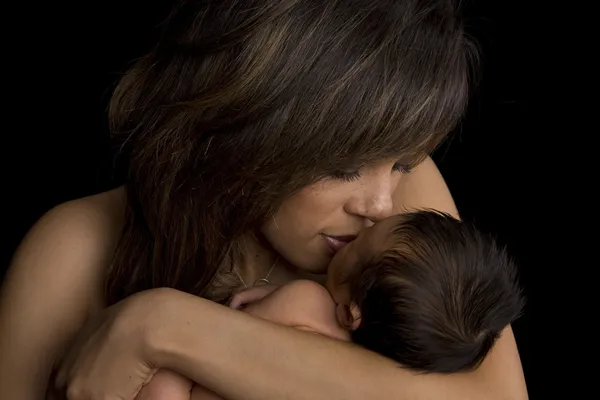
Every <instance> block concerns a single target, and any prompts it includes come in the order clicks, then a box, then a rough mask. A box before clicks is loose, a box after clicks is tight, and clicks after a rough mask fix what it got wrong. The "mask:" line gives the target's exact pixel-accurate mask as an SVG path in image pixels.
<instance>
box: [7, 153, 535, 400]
mask: <svg viewBox="0 0 600 400" xmlns="http://www.w3.org/2000/svg"><path fill="white" fill-rule="evenodd" d="M375 175H376V172H373V173H372V176H370V177H369V178H370V179H369V180H368V181H365V182H362V183H361V184H360V185H359V184H356V186H352V187H351V188H348V190H349V192H348V193H350V194H351V195H352V196H351V198H350V197H349V199H350V200H352V201H351V202H346V203H345V206H347V208H348V210H349V212H350V213H359V214H370V215H371V216H373V218H375V217H377V218H379V217H382V216H383V215H384V214H386V213H392V212H400V211H403V209H417V208H434V209H438V210H441V211H446V212H450V213H452V214H454V215H456V214H457V213H456V209H455V207H454V203H453V202H452V198H451V196H450V194H449V192H448V190H447V188H446V186H445V184H444V182H443V179H442V178H441V176H440V175H439V172H438V171H437V168H436V167H435V165H434V164H433V163H432V162H431V161H430V160H427V161H425V162H424V163H423V164H421V165H420V166H418V167H417V168H415V169H414V171H413V172H412V173H411V174H410V175H409V176H407V177H404V178H403V179H397V180H394V181H387V180H385V179H383V178H382V179H373V178H374V177H376V176H375ZM394 179H396V178H394ZM384 191H388V192H391V193H392V194H391V196H392V198H393V206H392V207H391V209H390V205H389V204H388V203H392V202H390V201H388V200H387V199H384V198H383V197H385V196H383V197H382V196H379V197H377V196H375V195H373V194H374V193H383V192H384ZM336 193H338V194H340V191H339V190H336ZM313 199H314V197H313ZM322 200H325V199H322ZM329 200H331V198H329ZM124 205H125V198H124V192H123V190H122V189H118V190H115V191H111V192H108V193H103V194H100V195H97V196H92V197H89V198H85V199H80V200H76V201H73V202H70V203H66V204H64V205H61V206H59V207H57V208H55V209H54V210H52V211H50V212H49V213H48V214H47V215H45V216H44V217H43V218H42V219H41V220H40V221H39V222H38V223H37V224H36V226H35V227H34V228H33V229H32V230H31V232H30V233H29V234H28V236H27V237H26V239H25V240H24V241H23V243H22V245H21V247H20V248H19V250H18V251H17V254H16V255H15V258H14V260H13V263H12V265H11V267H10V269H9V272H8V274H7V277H6V280H5V282H4V284H3V287H2V294H1V303H0V326H1V327H2V329H1V330H2V332H3V335H2V336H1V337H0V397H2V398H5V397H6V398H20V399H39V398H42V397H43V396H44V392H45V391H46V388H47V386H48V384H49V377H50V374H51V371H52V369H53V367H54V366H55V365H56V364H57V363H58V362H59V361H60V360H61V359H62V357H63V356H64V355H65V354H66V350H67V349H68V348H72V349H73V348H75V349H77V348H79V347H78V346H77V345H76V346H70V343H72V341H73V340H74V339H75V337H76V334H77V332H78V331H79V330H80V329H81V327H82V326H83V325H84V323H85V322H86V320H87V319H88V317H91V316H93V315H95V314H97V313H98V312H100V311H101V310H102V306H103V299H102V296H101V290H100V289H101V285H102V280H103V276H104V273H105V270H106V266H107V263H108V260H109V258H110V254H111V253H112V249H113V248H114V245H115V243H116V241H117V238H118V235H119V230H120V227H121V224H122V222H123V221H122V216H123V210H124ZM292 206H293V204H292ZM281 211H282V212H285V211H286V210H281ZM376 213H377V214H378V215H377V216H375V214H376ZM281 217H283V216H281ZM315 217H317V219H319V218H320V219H323V218H322V216H320V215H316V216H315ZM365 217H366V219H365V221H366V222H365V226H368V224H369V223H368V220H369V216H368V215H365ZM278 221H281V219H276V220H275V222H278ZM358 225H359V224H356V226H354V228H356V227H357V226H358ZM265 231H266V233H265V235H266V236H267V237H268V236H269V234H268V231H269V227H266V228H265ZM340 233H342V234H343V233H345V232H332V234H340ZM280 239H282V238H280ZM283 239H284V238H283ZM274 242H275V240H274ZM277 245H279V246H281V245H282V243H281V241H279V242H278V243H274V246H275V247H276V248H277ZM282 252H283V251H282ZM288 253H289V254H286V257H287V258H290V259H292V260H293V261H296V260H294V259H298V260H299V261H300V263H299V266H302V261H303V260H301V258H302V257H301V255H299V254H292V253H293V252H289V251H288ZM262 257H263V260H262V262H261V263H260V266H252V265H246V266H244V268H241V269H242V273H243V275H244V279H246V280H247V281H252V278H255V277H258V276H261V275H263V276H264V272H265V271H264V269H265V267H264V265H265V262H264V261H265V260H266V259H268V258H269V256H268V254H263V255H262ZM271 258H272V257H271ZM305 261H306V260H305ZM305 264H306V263H305ZM269 265H270V264H269ZM315 272H316V271H315ZM286 274H288V275H286ZM284 275H285V276H284ZM276 277H279V279H281V280H282V281H283V280H284V278H286V277H288V278H289V273H288V272H286V271H283V270H281V271H278V272H277V274H276V275H274V279H275V278H276ZM278 283H280V282H278ZM281 283H283V282H281ZM175 309H176V310H177V312H176V313H174V312H173V311H174V310H175ZM263 311H264V313H265V315H266V314H268V307H266V306H265V310H263ZM101 312H102V315H101V316H102V319H101V321H102V322H101V324H100V325H99V326H101V330H97V331H96V333H95V334H94V335H92V337H93V338H94V340H93V341H91V342H90V341H89V340H88V341H85V340H84V341H82V343H83V344H85V345H86V348H87V349H89V351H88V352H87V353H85V352H84V353H82V354H84V355H85V357H83V358H82V356H81V354H80V355H75V356H72V357H71V358H72V359H74V360H76V361H77V362H74V363H71V364H70V366H71V367H73V366H77V367H78V368H75V369H73V368H71V369H69V368H68V366H65V367H64V368H63V370H66V372H65V373H64V374H63V375H64V376H66V377H67V378H65V380H66V381H69V382H70V385H69V389H70V390H71V391H70V392H69V395H70V399H79V398H83V397H82V395H85V394H86V393H90V392H83V391H81V392H78V390H79V388H80V387H78V386H77V383H78V382H79V383H85V385H82V386H81V387H83V386H86V387H87V388H92V389H93V388H94V387H99V388H106V387H115V388H117V389H115V390H122V391H120V392H118V393H123V395H122V398H124V399H133V396H134V395H135V394H137V392H138V391H139V389H140V388H141V385H142V384H143V383H147V382H148V381H149V380H150V378H151V377H152V375H153V373H155V372H156V367H162V368H171V369H173V370H176V371H178V372H180V373H182V374H183V375H185V376H188V377H189V378H191V379H192V380H194V381H196V382H199V383H201V384H203V385H204V386H206V387H207V388H209V389H211V390H213V391H215V392H217V393H219V394H220V395H222V396H223V397H225V398H229V399H232V400H234V399H252V398H282V397H285V396H287V398H290V399H306V398H329V399H336V398H344V399H354V398H356V399H358V398H365V396H367V398H381V399H385V398H395V399H429V398H431V399H434V398H435V399H437V398H442V396H446V397H445V398H447V399H468V398H473V399H517V400H518V399H526V398H527V392H526V389H525V384H524V380H523V374H522V370H521V365H520V361H519V357H518V352H517V349H516V344H515V342H514V337H513V335H512V331H511V330H510V329H507V330H506V331H505V333H504V335H503V336H502V337H501V338H500V340H499V341H498V342H497V343H496V345H495V347H494V349H493V351H492V352H491V353H490V354H489V356H488V357H487V358H486V360H485V361H484V363H483V364H482V366H481V368H480V369H479V370H478V371H476V372H474V373H469V374H459V375H453V376H448V377H442V376H435V375H434V376H427V377H424V376H412V375H411V374H409V373H406V372H403V371H399V370H398V369H397V368H396V367H395V365H394V364H393V363H390V362H389V360H385V359H383V358H381V357H377V356H374V355H372V354H371V353H368V352H365V351H361V350H360V349H357V348H356V347H354V346H352V345H350V344H347V343H343V342H340V341H335V340H331V339H328V338H322V337H318V336H317V335H310V334H307V333H305V332H301V331H298V330H295V329H291V328H286V327H281V326H278V325H276V324H272V323H270V322H268V321H264V320H263V318H262V316H261V318H255V317H253V316H251V315H247V314H245V313H239V312H236V311H233V310H228V309H227V308H226V307H222V306H219V305H216V304H214V303H211V302H209V301H206V300H204V299H200V298H197V297H194V296H190V295H186V294H184V293H180V292H177V293H175V292H174V291H170V290H164V289H155V290H153V291H149V292H145V293H140V294H139V295H136V296H132V297H131V298H128V299H126V300H124V301H123V302H121V303H118V304H117V305H115V306H113V307H111V308H110V309H107V310H104V311H101ZM194 315H201V317H200V316H198V318H199V319H198V320H196V319H194V318H193V317H192V316H194ZM182 318H183V319H182ZM266 319H268V318H266ZM205 320H210V321H211V324H210V325H211V326H212V327H214V326H227V327H228V329H227V330H226V331H219V332H216V331H215V329H210V327H208V326H206V325H207V324H205V323H203V321H205ZM285 322H288V325H289V324H292V325H294V324H295V325H301V324H302V318H299V320H298V321H285ZM171 323H172V325H173V326H174V328H173V329H175V326H178V327H182V326H186V330H185V331H184V330H182V329H179V330H178V333H174V332H171V331H170V330H169V329H165V326H169V325H171ZM157 324H158V325H157ZM102 332H111V334H110V335H109V336H104V334H103V333H102ZM134 332H136V334H139V336H137V339H136V340H135V343H138V345H135V346H133V345H132V344H131V343H129V342H127V339H126V338H129V340H131V338H133V337H135V335H136V334H134ZM191 332H194V335H193V337H192V336H190V333H191ZM125 333H127V334H125ZM106 337H111V338H112V339H111V340H113V341H112V342H106V340H105V338H106ZM118 338H120V339H119V340H117V339H118ZM167 338H168V340H166V339H167ZM115 341H116V342H118V343H116V342H115ZM174 343H176V344H177V346H174V345H173V344H174ZM207 343H208V344H209V345H206V344H207ZM117 344H118V346H117V347H118V348H119V350H120V351H113V350H114V346H115V345H117ZM203 344H204V345H203ZM98 346H100V347H98ZM179 346H181V348H179ZM257 346H258V347H260V348H258V347H257ZM184 348H185V351H183V349H184ZM111 349H112V350H111ZM183 353H187V354H188V358H187V359H185V357H183V356H182V354H183ZM283 353H285V357H282V354H283ZM92 354H95V355H96V356H98V357H92ZM87 356H89V357H87ZM90 357H91V358H90ZM119 357H121V358H119ZM126 357H129V358H127V361H126V360H125V358H126ZM149 358H150V359H152V360H153V361H156V362H157V363H156V364H154V365H149V364H147V363H145V362H142V363H139V362H138V361H135V362H133V361H131V360H144V359H149ZM85 360H88V361H89V362H84V361H85ZM92 361H93V362H92ZM104 361H106V363H107V364H106V365H107V366H108V365H110V368H109V369H108V370H109V371H112V372H111V373H109V374H106V373H104V372H102V373H101V374H99V375H95V374H94V371H100V370H102V367H101V366H102V365H104V364H102V362H104ZM120 361H122V362H120ZM130 361H131V362H130ZM98 362H100V364H98ZM65 364H66V363H65ZM254 364H256V365H258V366H259V367H254V366H252V365H254ZM348 365H352V366H356V365H357V366H358V367H356V368H354V367H353V368H348ZM88 366H89V367H90V368H91V367H93V368H92V369H90V368H88ZM119 368H130V369H128V370H127V371H129V372H127V373H125V375H127V376H125V379H126V382H121V381H120V380H122V379H123V378H122V376H123V374H121V373H119V371H121V370H120V369H119ZM102 371H106V370H102ZM206 371H211V372H210V374H207V373H206ZM319 371H321V372H322V373H319ZM82 374H83V375H82ZM84 376H85V379H84V378H83V377H84ZM100 376H102V378H100ZM103 379H108V380H110V379H113V380H112V381H106V380H103ZM231 382H236V383H237V384H236V385H232V384H231ZM344 382H345V383H344ZM107 383H108V385H107ZM128 385H129V386H128ZM50 386H52V385H50ZM97 393H99V395H98V396H101V395H103V394H102V393H101V392H100V391H98V392H95V391H93V390H92V392H91V394H93V395H90V396H89V398H91V399H96V398H101V397H95V396H96V394H97ZM114 393H117V392H116V391H115V392H114ZM115 398H117V397H115Z"/></svg>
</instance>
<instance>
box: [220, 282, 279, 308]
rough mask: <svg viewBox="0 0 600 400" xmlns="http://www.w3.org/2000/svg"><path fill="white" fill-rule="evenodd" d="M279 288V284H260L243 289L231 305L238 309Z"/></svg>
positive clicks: (235, 296) (232, 300) (234, 297)
mask: <svg viewBox="0 0 600 400" xmlns="http://www.w3.org/2000/svg"><path fill="white" fill-rule="evenodd" d="M279 288H280V286H277V285H260V286H253V287H251V288H249V289H246V290H242V291H241V292H239V293H237V294H235V295H234V296H233V298H232V299H231V303H229V307H231V308H233V309H236V310H238V309H240V308H242V307H244V306H246V305H248V304H250V303H254V302H256V301H259V300H262V299H263V298H265V297H266V296H268V295H270V294H271V293H273V292H274V291H275V290H277V289H279Z"/></svg>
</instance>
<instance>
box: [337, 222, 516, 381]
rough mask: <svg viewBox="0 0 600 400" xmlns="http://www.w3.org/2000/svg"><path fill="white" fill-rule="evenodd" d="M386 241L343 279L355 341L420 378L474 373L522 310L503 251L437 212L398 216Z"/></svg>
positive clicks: (467, 226)
mask: <svg viewBox="0 0 600 400" xmlns="http://www.w3.org/2000/svg"><path fill="white" fill-rule="evenodd" d="M391 239H392V242H393V245H392V246H390V247H388V248H387V249H386V250H385V251H383V252H381V253H379V254H377V255H375V256H374V257H372V258H371V259H369V260H367V262H366V263H365V264H364V265H362V266H361V268H360V271H359V272H358V274H353V276H352V277H349V278H350V279H349V281H350V287H351V296H352V299H353V301H354V302H355V303H356V304H357V306H358V307H359V309H360V312H361V320H360V325H359V327H358V328H357V329H356V330H355V331H354V332H353V333H352V339H353V341H354V342H355V343H357V344H360V345H362V346H364V347H366V348H368V349H371V350H373V351H376V352H378V353H381V354H383V355H385V356H387V357H389V358H391V359H393V360H395V361H398V362H399V363H401V364H402V365H403V366H405V367H407V368H411V369H414V370H418V371H421V372H442V373H451V372H458V371H465V370H472V369H475V368H477V366H479V364H480V363H481V362H482V360H483V359H484V358H485V356H486V355H487V353H488V352H489V350H490V349H491V348H492V346H493V344H494V342H495V341H496V339H497V338H498V337H499V335H500V333H501V332H502V330H503V329H504V328H505V327H506V326H507V325H509V324H510V323H511V322H512V321H514V320H515V319H516V318H517V317H518V316H519V315H520V313H521V310H522V308H523V302H524V300H523V297H522V294H521V290H520V288H519V285H518V283H517V277H516V268H515V265H514V264H513V262H512V261H511V259H510V258H509V257H508V255H507V253H506V251H505V250H504V249H503V248H501V247H499V246H498V245H497V244H496V242H495V241H494V239H493V238H492V237H491V236H488V235H485V234H483V233H481V232H480V231H478V230H477V229H475V227H474V226H473V225H472V224H469V223H466V222H461V221H459V220H457V219H455V218H453V217H451V216H450V215H448V214H444V213H440V212H436V211H420V212H413V213H409V214H406V215H403V216H402V218H401V219H400V220H399V223H398V225H397V226H396V227H395V228H394V231H393V233H392V238H391Z"/></svg>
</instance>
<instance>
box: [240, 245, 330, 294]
mask: <svg viewBox="0 0 600 400" xmlns="http://www.w3.org/2000/svg"><path fill="white" fill-rule="evenodd" d="M240 250H241V253H242V259H241V260H240V261H238V262H236V264H235V266H236V269H237V271H238V273H239V274H240V275H241V277H242V279H243V281H244V283H245V284H246V285H247V286H248V287H250V286H252V285H253V284H254V282H255V281H256V280H257V279H262V278H265V277H267V275H268V278H269V281H270V282H271V283H272V284H274V285H284V284H286V283H288V282H291V281H293V280H296V279H309V280H313V281H316V282H319V283H323V282H324V275H314V274H309V273H306V272H304V271H302V270H300V269H298V268H296V267H295V266H293V265H291V264H290V263H288V262H287V261H286V260H285V259H283V258H282V257H280V256H279V255H278V254H277V253H276V252H275V250H273V249H272V248H271V247H270V246H269V244H268V243H266V242H265V240H264V239H263V238H261V237H257V236H256V235H248V236H247V237H246V238H244V239H243V240H242V243H241V249H240Z"/></svg>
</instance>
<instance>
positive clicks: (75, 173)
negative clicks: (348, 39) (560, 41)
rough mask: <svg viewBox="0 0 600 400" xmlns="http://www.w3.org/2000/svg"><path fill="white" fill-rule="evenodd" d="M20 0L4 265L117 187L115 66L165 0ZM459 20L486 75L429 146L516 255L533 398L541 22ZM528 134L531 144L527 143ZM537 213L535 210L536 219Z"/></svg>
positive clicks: (491, 6)
mask: <svg viewBox="0 0 600 400" xmlns="http://www.w3.org/2000/svg"><path fill="white" fill-rule="evenodd" d="M148 3H149V2H144V1H140V0H127V1H126V0H122V1H87V2H78V3H64V4H61V5H56V4H47V3H42V2H28V3H27V4H25V5H23V6H22V7H23V8H24V9H22V10H18V11H17V10H11V11H9V12H7V14H6V15H5V18H6V20H7V22H8V23H10V24H11V26H12V28H11V30H12V34H11V35H10V37H8V38H7V40H6V47H5V49H4V54H5V57H4V61H3V65H4V68H5V70H8V73H6V72H5V73H4V87H5V88H8V89H9V90H8V91H6V92H5V93H4V96H5V101H6V100H8V101H9V103H10V104H11V106H10V107H8V108H5V109H4V114H5V116H4V117H3V118H4V119H5V123H4V128H3V132H2V136H3V145H2V149H1V150H2V162H3V163H4V164H5V165H4V168H2V174H3V177H2V178H3V182H4V186H3V187H4V188H5V195H4V196H3V198H4V202H5V204H6V202H7V203H8V204H7V205H5V206H4V207H3V210H4V216H3V218H2V221H3V223H2V226H3V228H4V232H5V239H4V241H3V244H2V246H1V251H2V253H1V256H2V258H1V259H0V262H1V264H0V265H1V266H2V272H4V270H5V267H6V266H7V265H8V263H9V261H10V257H11V255H12V253H13V252H14V250H15V248H16V246H17V245H18V243H19V242H20V240H21V239H22V237H23V235H24V234H25V233H26V231H27V230H28V229H29V227H30V226H31V225H32V224H33V223H34V222H35V221H36V220H37V219H38V218H39V217H40V216H41V215H42V214H43V213H44V212H45V211H47V210H48V209H49V208H51V207H52V206H54V205H56V204H58V203H61V202H63V201H66V200H69V199H74V198H77V197H82V196H85V195H89V194H92V193H97V192H99V191H103V190H106V189H108V188H111V187H113V186H115V185H117V184H118V183H119V182H118V178H117V179H115V177H114V173H113V153H112V151H111V147H110V144H109V140H108V131H107V126H106V115H105V109H106V104H107V101H108V98H109V96H110V93H111V91H112V88H113V87H114V84H115V82H116V80H117V79H118V77H119V74H120V73H121V72H122V71H123V70H124V69H125V68H126V67H127V66H128V65H129V63H130V62H131V61H132V60H134V59H135V58H136V57H138V56H140V55H142V54H143V53H144V52H145V51H146V50H148V49H149V48H150V46H151V45H152V43H153V41H154V40H155V39H156V37H157V29H156V26H157V25H158V23H159V22H160V21H161V20H162V18H163V17H164V16H165V13H166V11H167V10H168V9H169V5H170V2H169V1H161V2H153V3H152V5H149V4H148ZM464 11H465V14H466V17H467V24H468V30H469V32H470V34H471V35H472V36H474V37H475V38H476V39H477V40H478V42H479V44H480V47H481V50H482V60H483V64H482V66H483V76H482V81H481V84H480V86H479V88H478V91H477V95H476V96H475V98H474V100H473V102H472V105H471V107H470V110H469V112H468V115H467V118H466V120H465V122H464V123H463V124H462V125H461V126H460V128H459V129H457V131H456V132H455V133H454V135H453V136H452V137H451V139H450V140H449V141H448V142H447V143H446V144H445V145H444V146H442V147H441V148H440V150H439V151H438V152H437V153H436V154H435V157H434V158H435V160H436V161H437V162H438V165H439V166H440V169H441V171H442V173H443V175H444V176H445V178H446V180H447V182H448V185H449V187H450V189H451V192H452V194H453V196H454V197H455V200H456V203H457V205H458V208H459V211H460V212H461V214H462V216H463V218H465V219H473V220H475V221H476V222H477V223H478V224H479V226H480V227H481V228H482V229H484V230H487V231H490V232H492V233H494V234H495V235H496V236H497V237H498V239H499V240H500V241H501V242H502V243H504V244H506V245H507V246H508V248H509V251H510V252H511V253H512V254H513V255H514V257H515V258H516V259H517V260H518V262H519V265H520V270H521V281H522V284H523V286H524V290H525V294H526V296H527V298H528V304H527V307H526V310H525V314H524V316H523V317H522V318H521V319H520V320H519V321H517V322H516V323H515V325H514V329H515V335H516V338H517V342H518V346H519V351H520V354H521V358H522V362H523V366H524V370H525V375H526V380H527V383H528V388H529V392H530V397H531V398H533V399H535V398H538V396H537V395H538V393H539V390H540V386H539V384H540V382H538V381H537V380H536V379H535V378H534V373H535V372H534V371H535V370H536V369H537V368H536V363H535V361H534V357H533V354H532V333H531V332H532V329H533V324H534V320H535V319H536V318H535V315H536V311H535V310H536V309H537V308H538V307H539V304H540V299H539V298H538V297H536V292H537V287H539V286H540V285H541V284H540V282H541V278H540V275H541V268H543V267H544V268H546V270H547V266H542V261H541V259H540V247H539V246H538V245H536V244H534V243H533V242H534V241H535V240H534V239H533V238H535V237H537V236H540V237H541V236H542V235H544V234H546V233H547V232H545V231H546V230H547V226H545V225H543V224H541V223H540V218H539V212H537V211H533V210H536V209H538V208H539V207H540V204H542V203H547V198H548V192H549V191H548V188H547V187H546V186H544V185H545V183H544V179H543V177H547V175H548V172H547V168H548V165H547V161H545V160H544V159H543V158H542V157H544V150H543V149H541V148H540V147H539V143H540V140H539V139H540V138H541V137H542V136H544V137H545V136H546V135H547V134H548V133H547V132H544V131H542V129H541V128H540V127H539V126H538V124H537V117H536V113H535V112H534V103H538V102H541V101H543V100H544V98H543V97H544V96H546V94H542V93H541V92H539V91H538V90H537V86H536V82H539V74H540V69H539V66H540V65H543V64H544V63H545V62H546V59H544V58H543V57H544V55H543V53H542V51H541V50H540V45H539V33H540V31H542V32H543V29H544V28H542V27H541V25H539V24H538V23H537V22H536V21H537V20H538V16H537V11H536V10H535V9H534V8H533V6H532V7H531V8H530V9H526V7H525V6H524V5H523V4H522V2H518V1H483V0H481V1H470V2H464ZM534 143H535V144H536V145H534ZM542 219H543V218H542Z"/></svg>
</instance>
